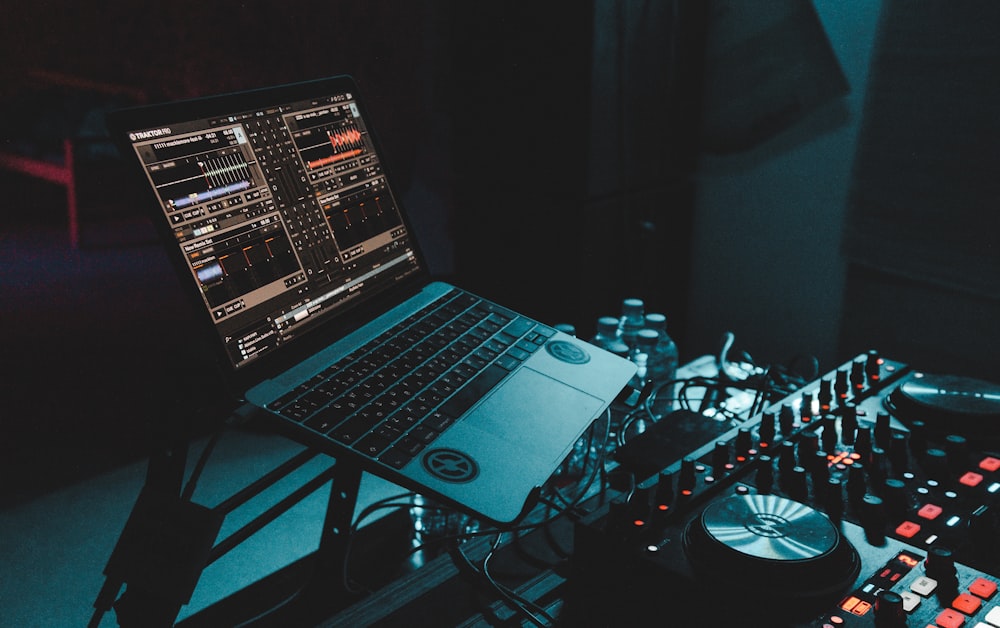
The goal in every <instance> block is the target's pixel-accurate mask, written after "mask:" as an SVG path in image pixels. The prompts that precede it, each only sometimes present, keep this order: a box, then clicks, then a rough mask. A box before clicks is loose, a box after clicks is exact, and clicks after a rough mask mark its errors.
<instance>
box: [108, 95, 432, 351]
mask: <svg viewBox="0 0 1000 628" xmlns="http://www.w3.org/2000/svg"><path fill="white" fill-rule="evenodd" d="M330 85H338V86H342V87H341V88H340V89H339V90H337V91H334V92H329V93H323V94H321V95H318V96H317V95H314V94H309V96H308V97H301V99H295V100H289V101H287V102H285V101H275V100H274V97H276V96H277V95H278V94H280V93H282V92H281V90H276V91H274V90H272V91H273V94H271V93H270V92H267V91H264V90H262V92H249V93H248V95H247V97H246V98H245V99H241V98H239V97H237V96H235V95H229V96H223V97H216V98H213V99H206V100H203V101H191V102H190V103H189V104H188V105H187V106H184V105H176V106H171V105H165V106H164V111H163V117H162V119H157V118H156V111H155V106H154V107H153V109H152V110H147V111H148V112H149V113H148V114H142V115H138V116H133V118H134V120H135V122H136V123H139V122H145V123H146V126H143V127H142V128H131V127H130V128H127V129H123V131H124V132H126V133H127V134H128V140H129V142H128V143H129V145H130V146H131V149H132V150H134V152H135V155H136V156H137V157H138V160H139V162H140V164H141V166H142V168H143V170H144V171H145V174H146V178H147V181H148V183H149V185H150V186H151V187H152V190H153V191H154V193H155V197H156V199H157V201H158V203H159V213H158V214H157V216H156V218H157V219H158V220H161V221H165V226H166V227H167V228H168V229H169V230H170V231H171V232H172V236H173V239H175V240H176V245H177V247H179V249H180V253H181V256H182V259H183V263H184V265H185V266H186V269H187V270H188V271H189V272H190V275H191V278H192V280H193V281H194V282H196V285H197V287H198V288H199V290H200V295H201V299H202V301H203V304H204V307H205V308H206V309H207V311H208V313H209V314H210V316H211V319H212V321H213V322H214V327H215V330H216V333H217V334H218V336H219V338H220V339H221V340H222V342H223V343H224V346H225V353H226V356H227V357H228V359H229V361H230V363H231V364H232V366H233V367H234V368H236V369H240V368H244V367H245V366H247V365H249V364H252V363H254V362H255V361H257V360H259V359H260V358H262V357H263V356H265V355H267V354H268V353H271V352H273V351H274V350H275V349H277V348H278V347H280V346H282V345H284V344H287V343H289V342H290V341H293V340H294V339H296V338H298V337H301V336H302V335H303V334H304V333H306V332H308V331H309V330H311V329H313V328H315V327H317V325H319V324H320V323H321V322H322V321H324V320H325V319H328V318H330V317H331V316H332V315H333V314H334V313H336V312H338V311H340V310H344V309H346V307H347V306H351V305H355V304H358V303H360V302H361V301H362V300H365V299H367V298H369V297H371V296H372V295H376V294H379V293H382V292H384V291H385V290H386V289H387V288H388V287H390V286H392V285H394V284H396V283H398V282H399V281H400V280H402V279H404V278H406V277H408V276H411V275H413V274H415V273H417V272H418V271H419V270H420V265H421V262H420V260H419V256H418V254H417V252H416V250H415V246H414V243H413V240H412V236H411V233H410V230H409V229H408V228H407V226H406V223H405V222H404V220H403V218H402V216H401V212H400V209H399V206H398V204H397V199H396V198H394V196H393V193H392V191H391V190H390V189H389V186H388V184H387V181H386V175H385V172H384V165H383V163H382V161H381V159H380V156H379V155H378V154H377V153H376V150H375V144H374V138H373V137H372V136H371V134H370V132H369V130H368V127H367V125H366V122H365V119H364V117H363V115H362V109H361V107H360V104H359V102H358V101H357V98H356V94H355V93H354V92H353V91H352V89H351V87H352V86H353V83H345V82H337V81H333V82H331V83H330ZM290 91H291V92H292V93H293V94H294V95H295V96H296V97H299V96H300V92H302V93H309V92H310V91H311V90H309V89H304V88H300V89H292V90H290ZM312 91H314V90H312ZM250 104H252V105H253V106H252V107H249V106H248V105H250ZM223 105H225V107H227V108H225V109H223V108H221V107H223ZM181 112H184V113H188V112H190V117H183V116H180V117H179V114H180V113H181ZM144 116H145V117H144ZM162 226H164V225H162V224H161V227H162Z"/></svg>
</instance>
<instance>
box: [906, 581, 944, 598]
mask: <svg viewBox="0 0 1000 628" xmlns="http://www.w3.org/2000/svg"><path fill="white" fill-rule="evenodd" d="M937 584H938V583H937V580H935V579H934V578H928V577H927V576H920V577H919V578H917V579H916V580H914V581H913V583H912V584H911V585H910V591H913V592H914V593H917V594H919V595H922V596H924V597H927V596H928V595H930V594H931V593H933V592H934V589H936V588H937Z"/></svg>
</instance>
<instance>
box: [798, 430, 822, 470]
mask: <svg viewBox="0 0 1000 628" xmlns="http://www.w3.org/2000/svg"><path fill="white" fill-rule="evenodd" d="M817 451H819V434H817V433H816V428H811V429H808V430H803V431H802V432H801V433H800V434H799V459H800V460H802V463H803V464H805V463H806V462H808V461H809V459H810V458H812V457H813V454H815V453H816V452H817Z"/></svg>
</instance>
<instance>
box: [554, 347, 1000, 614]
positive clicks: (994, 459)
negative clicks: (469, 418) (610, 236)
mask: <svg viewBox="0 0 1000 628" xmlns="http://www.w3.org/2000/svg"><path fill="white" fill-rule="evenodd" d="M996 392H997V391H995V390H993V389H992V387H991V386H990V385H989V384H986V383H984V382H977V381H974V380H963V379H961V378H948V377H941V376H935V375H929V374H925V373H922V372H919V371H916V370H914V369H912V368H910V367H909V366H907V365H905V364H902V363H899V362H894V361H891V360H888V359H885V358H883V357H882V356H881V355H879V354H878V352H876V351H871V352H868V353H866V354H862V355H859V356H856V357H855V358H854V359H852V360H850V361H848V362H846V363H845V364H842V365H841V366H839V367H838V368H837V369H835V370H833V371H831V372H829V373H827V374H826V375H824V376H823V377H821V378H819V379H817V380H816V381H813V382H811V383H810V384H809V385H807V386H805V387H804V388H802V389H801V390H799V391H797V392H795V393H793V394H792V395H789V396H788V397H786V398H784V399H782V400H780V401H778V402H776V403H773V404H771V405H770V406H769V407H767V408H766V409H765V410H764V411H763V412H761V413H759V414H757V415H755V416H753V417H751V418H749V419H747V420H746V421H744V422H742V423H741V424H739V425H738V426H736V427H733V428H732V429H730V430H728V431H726V432H724V433H722V434H712V435H711V437H710V438H709V439H708V440H707V441H706V442H704V443H703V444H702V445H701V446H700V447H697V448H694V449H693V450H691V451H689V452H688V453H687V454H686V455H683V456H680V457H679V458H678V459H674V460H672V459H669V458H671V457H673V456H669V455H668V456H667V459H664V460H660V461H659V464H657V465H653V467H651V466H649V461H648V459H649V456H650V453H649V452H654V454H655V452H656V451H657V450H658V449H662V450H669V448H657V447H651V446H650V443H656V441H657V439H660V440H664V441H669V440H670V438H671V422H672V421H674V420H681V419H683V420H686V421H690V418H691V417H689V416H674V415H671V414H668V415H665V416H664V417H662V418H661V419H660V420H659V421H658V422H657V423H655V424H654V425H653V426H652V427H651V429H650V430H649V431H648V432H647V433H644V434H642V435H640V436H638V437H636V438H635V439H633V440H632V441H630V442H628V443H626V444H625V445H624V447H622V449H621V450H619V452H617V454H616V457H617V458H618V459H619V460H620V461H621V463H622V464H621V467H620V468H619V469H618V472H621V473H625V474H629V475H630V479H631V484H630V485H629V488H627V489H625V490H623V491H621V492H620V493H619V494H617V495H616V496H614V497H613V498H612V499H610V500H609V501H608V502H607V503H606V504H604V505H603V506H602V507H600V508H598V509H596V510H594V511H592V512H591V513H589V514H588V515H586V516H585V517H583V518H582V519H581V520H580V521H579V522H578V523H577V524H576V527H575V529H574V541H573V553H572V554H573V555H572V559H571V563H572V569H571V574H572V577H571V578H570V581H571V582H572V583H573V586H572V587H571V588H570V591H571V593H570V595H568V596H567V600H566V607H565V608H564V613H563V616H564V617H566V618H567V621H572V620H573V619H574V618H576V619H581V620H582V619H584V618H586V619H587V620H588V621H590V622H594V623H596V624H600V625H630V622H632V621H635V622H639V621H648V618H650V617H656V616H657V615H659V616H662V617H663V622H664V624H663V625H685V626H694V625H704V626H730V625H733V626H736V625H741V626H743V625H745V626H751V625H752V626H758V625H769V626H810V627H817V628H819V627H822V628H829V627H834V628H836V627H840V626H843V627H848V628H849V627H871V626H878V627H883V626H887V627H896V626H920V627H921V628H923V627H925V626H937V627H940V628H957V627H958V626H1000V596H997V587H998V583H1000V538H998V537H1000V517H998V510H1000V454H998V453H997V451H998V450H997V449H996V447H997V440H996V439H997V438H1000V431H997V430H993V432H994V435H993V439H992V440H991V438H990V435H991V430H990V429H989V428H990V427H991V426H992V425H993V424H992V423H991V421H992V417H1000V395H997V394H996ZM678 412H681V413H684V412H686V411H678ZM637 449H641V450H642V451H643V452H644V454H643V457H644V464H643V465H636V464H633V461H634V459H635V458H636V457H635V456H633V455H631V453H632V451H630V450H637ZM654 467H656V470H655V471H653V472H652V473H650V470H651V469H652V468H654ZM608 600H614V602H613V603H608V602H607V601H608ZM632 613H634V615H632ZM631 625H637V624H631Z"/></svg>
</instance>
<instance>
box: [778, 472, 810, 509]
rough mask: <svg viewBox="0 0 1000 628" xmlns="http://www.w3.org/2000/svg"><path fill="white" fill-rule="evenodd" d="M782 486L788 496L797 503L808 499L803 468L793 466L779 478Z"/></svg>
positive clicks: (807, 485) (807, 488) (807, 487)
mask: <svg viewBox="0 0 1000 628" xmlns="http://www.w3.org/2000/svg"><path fill="white" fill-rule="evenodd" d="M781 479H782V484H783V487H784V489H785V492H787V493H788V496H789V497H791V498H792V499H794V500H795V501H797V502H805V501H808V499H809V484H808V483H807V482H806V470H805V468H804V467H800V466H794V467H792V468H791V469H790V470H789V471H787V472H786V473H784V474H783V475H782V476H781Z"/></svg>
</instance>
